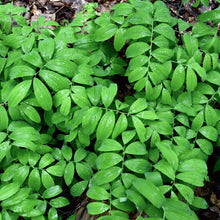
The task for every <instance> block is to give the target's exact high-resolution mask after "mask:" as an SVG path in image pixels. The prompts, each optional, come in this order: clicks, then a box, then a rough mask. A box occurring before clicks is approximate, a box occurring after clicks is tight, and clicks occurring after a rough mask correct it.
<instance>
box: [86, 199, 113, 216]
mask: <svg viewBox="0 0 220 220" xmlns="http://www.w3.org/2000/svg"><path fill="white" fill-rule="evenodd" d="M87 209H88V213H89V214H90V215H98V214H101V213H103V212H106V211H108V210H109V209H110V206H109V205H108V204H105V203H102V202H90V203H89V204H88V205H87Z"/></svg>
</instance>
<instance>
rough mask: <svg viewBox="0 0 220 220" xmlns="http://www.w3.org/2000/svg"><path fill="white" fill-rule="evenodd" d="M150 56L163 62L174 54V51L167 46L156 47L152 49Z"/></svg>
mask: <svg viewBox="0 0 220 220" xmlns="http://www.w3.org/2000/svg"><path fill="white" fill-rule="evenodd" d="M152 56H153V57H154V58H156V59H157V60H158V61H159V62H161V63H164V62H166V61H167V60H169V59H171V57H173V56H174V51H173V50H171V49H168V48H158V49H155V50H153V52H152Z"/></svg>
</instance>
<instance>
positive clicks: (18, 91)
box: [8, 80, 32, 107]
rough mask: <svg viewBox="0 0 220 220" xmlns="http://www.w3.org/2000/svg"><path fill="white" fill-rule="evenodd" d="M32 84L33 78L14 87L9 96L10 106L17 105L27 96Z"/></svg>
mask: <svg viewBox="0 0 220 220" xmlns="http://www.w3.org/2000/svg"><path fill="white" fill-rule="evenodd" d="M31 84H32V81H31V80H24V81H23V82H21V83H19V84H18V85H16V86H15V87H14V88H13V89H12V91H11V93H10V94H9V97H8V105H9V107H15V106H17V105H18V104H19V103H20V102H21V101H22V100H23V99H24V98H25V96H26V95H27V94H28V92H29V89H30V87H31Z"/></svg>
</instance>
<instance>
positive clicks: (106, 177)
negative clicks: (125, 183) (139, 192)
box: [91, 167, 122, 186]
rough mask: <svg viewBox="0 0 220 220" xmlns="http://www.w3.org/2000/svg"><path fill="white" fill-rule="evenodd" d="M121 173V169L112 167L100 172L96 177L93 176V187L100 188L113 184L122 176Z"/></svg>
mask: <svg viewBox="0 0 220 220" xmlns="http://www.w3.org/2000/svg"><path fill="white" fill-rule="evenodd" d="M121 171H122V169H121V168H120V167H110V168H108V169H104V170H101V171H98V172H97V173H96V174H95V175H93V177H92V180H91V185H98V186H100V185H103V184H105V183H109V182H112V181H113V180H114V179H116V178H117V177H118V176H119V175H120V173H121Z"/></svg>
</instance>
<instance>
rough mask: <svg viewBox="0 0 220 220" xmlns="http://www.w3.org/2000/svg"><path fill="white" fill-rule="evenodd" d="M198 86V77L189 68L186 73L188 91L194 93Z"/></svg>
mask: <svg viewBox="0 0 220 220" xmlns="http://www.w3.org/2000/svg"><path fill="white" fill-rule="evenodd" d="M196 86H197V76H196V74H195V72H194V70H193V69H192V68H191V67H190V66H189V67H188V68H187V72H186V89H187V91H189V92H192V91H194V89H195V88H196Z"/></svg>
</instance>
